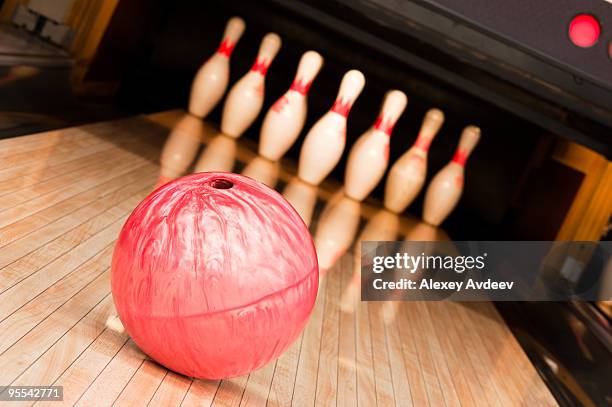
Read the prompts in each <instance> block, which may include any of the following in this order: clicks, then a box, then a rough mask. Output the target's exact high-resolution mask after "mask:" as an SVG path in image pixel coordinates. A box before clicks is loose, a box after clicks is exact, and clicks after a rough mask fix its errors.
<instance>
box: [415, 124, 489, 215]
mask: <svg viewBox="0 0 612 407" xmlns="http://www.w3.org/2000/svg"><path fill="white" fill-rule="evenodd" d="M478 140H480V129H479V128H478V127H476V126H468V127H466V128H465V129H464V130H463V133H462V134H461V139H460V140H459V146H458V147H457V151H456V152H455V156H454V157H453V160H452V161H451V162H450V163H448V164H447V165H446V166H445V167H444V168H442V169H441V170H440V171H439V172H438V173H437V174H436V175H435V176H434V178H433V179H432V180H431V183H430V184H429V187H428V188H427V192H426V193H425V205H424V207H423V220H424V221H425V222H427V223H429V224H431V225H434V226H438V225H439V224H440V223H442V222H443V221H444V219H446V217H447V216H448V215H449V214H450V213H451V212H452V210H453V209H454V208H455V206H456V205H457V203H458V202H459V198H460V197H461V193H462V192H463V176H464V172H465V163H466V161H467V159H468V157H469V155H470V153H471V152H472V150H474V147H476V144H478Z"/></svg>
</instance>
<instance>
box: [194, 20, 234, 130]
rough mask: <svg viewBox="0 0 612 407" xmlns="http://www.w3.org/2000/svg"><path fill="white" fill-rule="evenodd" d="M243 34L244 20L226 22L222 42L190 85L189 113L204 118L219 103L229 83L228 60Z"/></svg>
mask: <svg viewBox="0 0 612 407" xmlns="http://www.w3.org/2000/svg"><path fill="white" fill-rule="evenodd" d="M243 32H244V20H242V19H241V18H239V17H232V18H230V20H229V21H228V22H227V26H226V27H225V33H224V34H223V41H222V42H221V45H220V46H219V49H218V50H217V52H216V53H215V54H214V55H213V56H212V57H210V58H209V59H208V60H207V61H206V62H205V63H204V65H202V67H201V68H200V69H199V70H198V72H197V73H196V76H195V78H194V79H193V83H192V85H191V95H190V97H189V112H190V113H191V114H193V115H195V116H197V117H199V118H203V117H205V116H206V115H207V114H208V113H210V111H211V110H212V109H213V108H214V107H215V106H216V105H217V103H219V101H220V100H221V98H222V97H223V94H224V93H225V90H226V89H227V83H228V81H229V71H230V64H229V59H230V56H231V55H232V51H233V50H234V47H235V46H236V44H237V43H238V41H239V40H240V37H241V36H242V33H243Z"/></svg>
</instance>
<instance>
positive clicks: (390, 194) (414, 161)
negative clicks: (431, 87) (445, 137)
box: [384, 109, 444, 213]
mask: <svg viewBox="0 0 612 407" xmlns="http://www.w3.org/2000/svg"><path fill="white" fill-rule="evenodd" d="M442 123H444V113H442V111H441V110H439V109H430V110H428V111H427V113H426V114H425V118H424V119H423V124H422V125H421V130H420V131H419V136H418V138H417V140H416V142H415V143H414V145H413V146H412V147H411V148H410V149H409V150H408V151H406V152H405V153H404V154H402V156H401V157H400V158H398V160H397V161H396V162H395V163H394V164H393V165H392V166H391V170H390V171H389V175H388V176H387V183H386V185H385V199H384V204H385V208H387V209H389V210H390V211H392V212H395V213H401V212H403V211H404V210H405V209H406V208H407V207H408V205H410V204H411V203H412V201H413V200H414V198H416V196H417V195H418V194H419V192H420V191H421V188H423V184H424V183H425V177H426V176H427V151H428V150H429V146H430V144H431V142H432V140H433V139H434V137H435V136H436V134H438V131H439V130H440V127H442Z"/></svg>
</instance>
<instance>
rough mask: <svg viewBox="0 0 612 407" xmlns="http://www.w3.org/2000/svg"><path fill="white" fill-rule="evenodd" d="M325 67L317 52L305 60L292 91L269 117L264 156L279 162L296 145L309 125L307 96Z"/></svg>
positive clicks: (263, 137) (265, 124)
mask: <svg viewBox="0 0 612 407" xmlns="http://www.w3.org/2000/svg"><path fill="white" fill-rule="evenodd" d="M322 65H323V58H322V57H321V55H319V53H317V52H315V51H308V52H306V53H305V54H304V55H303V56H302V59H300V63H299V65H298V69H297V73H296V74H295V79H294V80H293V83H292V84H291V87H290V88H289V90H288V91H287V92H286V93H285V94H284V95H283V96H281V97H280V99H278V100H277V101H276V102H275V103H274V104H273V105H272V107H271V108H270V110H268V113H266V117H265V118H264V121H263V124H262V126H261V134H260V139H259V154H260V155H261V156H263V157H266V158H267V159H269V160H273V161H276V160H278V159H280V158H281V157H282V156H283V155H284V154H285V153H286V152H287V151H288V150H289V149H290V148H291V146H292V145H293V143H295V140H297V138H298V136H299V135H300V132H301V131H302V128H303V127H304V122H305V121H306V112H307V109H308V100H307V96H306V95H307V94H308V90H309V89H310V85H311V84H312V81H314V79H315V78H316V76H317V74H318V73H319V70H320V69H321V66H322Z"/></svg>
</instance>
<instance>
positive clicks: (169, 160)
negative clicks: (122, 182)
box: [157, 114, 205, 186]
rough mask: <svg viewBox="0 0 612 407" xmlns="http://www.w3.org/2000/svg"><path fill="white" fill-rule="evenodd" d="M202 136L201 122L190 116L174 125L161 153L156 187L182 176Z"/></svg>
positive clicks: (195, 152) (198, 147)
mask: <svg viewBox="0 0 612 407" xmlns="http://www.w3.org/2000/svg"><path fill="white" fill-rule="evenodd" d="M204 134H205V127H204V123H203V122H202V120H200V119H199V118H197V117H195V116H192V115H190V114H186V115H184V116H183V117H182V118H181V119H180V120H179V121H178V122H177V123H176V124H175V125H174V127H173V128H172V130H171V131H170V135H169V136H168V138H167V139H166V143H165V144H164V148H163V149H162V152H161V157H160V160H159V161H160V167H161V168H160V172H159V179H158V181H157V185H158V186H159V185H163V184H165V183H166V182H168V181H170V180H173V179H174V178H178V177H180V176H181V175H183V173H184V172H185V171H186V170H187V169H188V168H189V166H190V165H191V162H192V161H193V159H194V158H195V156H196V154H197V153H198V150H199V149H200V145H201V144H202V141H203V139H204Z"/></svg>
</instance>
